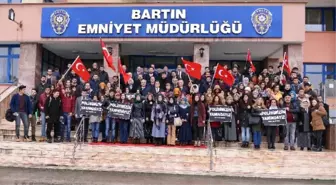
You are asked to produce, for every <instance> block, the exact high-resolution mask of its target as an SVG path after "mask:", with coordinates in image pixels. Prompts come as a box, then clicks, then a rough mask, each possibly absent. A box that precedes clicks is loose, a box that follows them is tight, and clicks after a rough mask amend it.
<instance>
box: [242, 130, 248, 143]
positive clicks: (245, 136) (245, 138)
mask: <svg viewBox="0 0 336 185" xmlns="http://www.w3.org/2000/svg"><path fill="white" fill-rule="evenodd" d="M241 137H242V142H249V141H250V127H241Z"/></svg>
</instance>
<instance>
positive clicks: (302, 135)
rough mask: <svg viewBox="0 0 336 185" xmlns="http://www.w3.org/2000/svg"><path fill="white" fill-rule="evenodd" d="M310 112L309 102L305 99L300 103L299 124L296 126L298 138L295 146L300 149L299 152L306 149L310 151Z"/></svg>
mask: <svg viewBox="0 0 336 185" xmlns="http://www.w3.org/2000/svg"><path fill="white" fill-rule="evenodd" d="M310 115H311V112H310V102H309V100H308V99H305V100H303V101H302V102H301V114H300V116H301V119H300V120H301V122H300V124H299V126H298V131H299V133H298V137H297V146H298V147H300V149H301V150H304V148H307V150H310V149H311V140H310V137H311V135H310V132H311V130H312V129H311V125H310V122H311V116H310Z"/></svg>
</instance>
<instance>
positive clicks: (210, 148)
mask: <svg viewBox="0 0 336 185" xmlns="http://www.w3.org/2000/svg"><path fill="white" fill-rule="evenodd" d="M206 140H207V145H208V146H207V147H208V154H209V168H210V170H213V164H214V162H213V136H212V132H211V125H210V121H207V134H206Z"/></svg>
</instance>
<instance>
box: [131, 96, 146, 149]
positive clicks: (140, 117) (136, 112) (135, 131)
mask: <svg viewBox="0 0 336 185" xmlns="http://www.w3.org/2000/svg"><path fill="white" fill-rule="evenodd" d="M144 122H145V106H144V104H143V102H142V100H141V95H140V94H136V95H135V99H134V104H133V108H132V113H131V129H130V137H132V138H133V143H134V144H140V139H142V138H144V129H143V123H144Z"/></svg>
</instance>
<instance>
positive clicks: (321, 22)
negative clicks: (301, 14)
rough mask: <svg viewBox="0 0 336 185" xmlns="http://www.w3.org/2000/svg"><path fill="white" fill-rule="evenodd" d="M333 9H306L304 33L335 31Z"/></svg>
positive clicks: (335, 18)
mask: <svg viewBox="0 0 336 185" xmlns="http://www.w3.org/2000/svg"><path fill="white" fill-rule="evenodd" d="M335 20H336V17H335V8H307V9H306V31H336V26H335Z"/></svg>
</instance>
